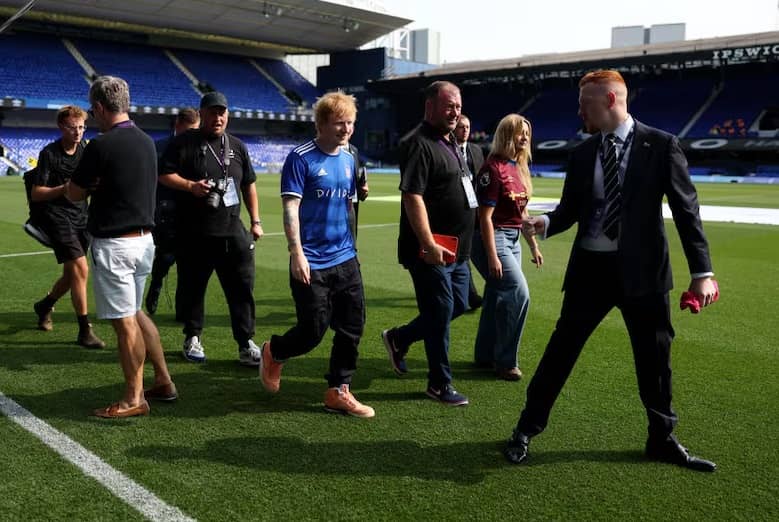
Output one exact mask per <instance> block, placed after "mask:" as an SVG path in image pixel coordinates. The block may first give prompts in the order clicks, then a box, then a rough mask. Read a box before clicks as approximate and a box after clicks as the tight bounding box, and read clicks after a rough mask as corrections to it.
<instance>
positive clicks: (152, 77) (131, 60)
mask: <svg viewBox="0 0 779 522" xmlns="http://www.w3.org/2000/svg"><path fill="white" fill-rule="evenodd" d="M73 43H74V44H75V45H76V47H77V48H78V50H79V51H80V52H81V54H82V55H83V56H84V58H86V60H87V61H88V62H89V64H90V65H92V67H94V68H95V70H96V72H97V74H110V75H114V76H120V77H121V78H124V79H125V80H127V83H128V84H129V85H130V96H131V100H132V103H133V104H135V105H139V106H152V107H182V106H193V105H195V104H197V102H198V101H199V100H200V95H199V94H198V93H197V91H196V90H195V89H193V87H192V85H191V84H190V81H189V79H188V78H187V77H186V76H185V75H184V73H182V72H181V71H180V70H179V69H178V68H177V67H176V66H175V64H174V63H173V62H172V61H171V60H170V59H169V58H168V57H167V56H166V55H165V53H164V52H163V50H162V49H160V48H159V47H149V46H143V45H133V44H128V43H117V42H107V41H98V40H85V39H79V40H73ZM117 56H121V57H122V59H121V60H117ZM163 78H164V80H162V79H163Z"/></svg>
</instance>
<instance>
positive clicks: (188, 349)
mask: <svg viewBox="0 0 779 522" xmlns="http://www.w3.org/2000/svg"><path fill="white" fill-rule="evenodd" d="M183 351H184V358H185V359H186V360H188V361H192V362H196V363H202V362H205V360H206V354H205V352H204V351H203V345H202V344H200V339H199V338H198V336H197V335H193V336H192V337H187V338H186V339H184V348H183Z"/></svg>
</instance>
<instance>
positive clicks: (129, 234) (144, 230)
mask: <svg viewBox="0 0 779 522" xmlns="http://www.w3.org/2000/svg"><path fill="white" fill-rule="evenodd" d="M148 234H151V229H150V228H139V229H138V230H133V231H132V232H127V233H125V234H122V235H121V236H116V237H121V238H124V237H143V236H146V235H148Z"/></svg>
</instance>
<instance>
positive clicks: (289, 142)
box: [238, 135, 301, 171]
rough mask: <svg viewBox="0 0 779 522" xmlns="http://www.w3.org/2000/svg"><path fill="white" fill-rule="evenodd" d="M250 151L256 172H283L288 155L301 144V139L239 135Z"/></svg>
mask: <svg viewBox="0 0 779 522" xmlns="http://www.w3.org/2000/svg"><path fill="white" fill-rule="evenodd" d="M238 138H240V139H241V141H243V142H244V143H245V144H246V148H247V149H248V150H249V158H250V159H251V161H252V167H254V170H256V171H268V170H272V169H276V170H279V171H280V170H281V166H282V165H283V164H284V160H285V159H286V158H287V154H289V152H290V151H291V150H292V149H294V148H295V147H296V146H297V145H299V144H300V142H301V140H300V138H284V137H275V136H274V137H269V136H249V135H239V136H238Z"/></svg>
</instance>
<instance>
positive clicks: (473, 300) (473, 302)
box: [468, 294, 484, 312]
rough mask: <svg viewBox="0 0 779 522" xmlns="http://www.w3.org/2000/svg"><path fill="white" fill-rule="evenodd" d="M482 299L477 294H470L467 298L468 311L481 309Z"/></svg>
mask: <svg viewBox="0 0 779 522" xmlns="http://www.w3.org/2000/svg"><path fill="white" fill-rule="evenodd" d="M483 301H484V298H483V297H482V296H480V295H479V294H471V295H470V296H468V311H471V312H472V311H474V310H478V309H479V308H481V305H482V302H483Z"/></svg>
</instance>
